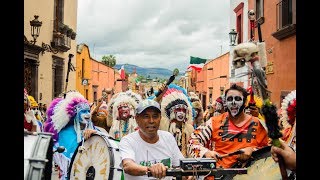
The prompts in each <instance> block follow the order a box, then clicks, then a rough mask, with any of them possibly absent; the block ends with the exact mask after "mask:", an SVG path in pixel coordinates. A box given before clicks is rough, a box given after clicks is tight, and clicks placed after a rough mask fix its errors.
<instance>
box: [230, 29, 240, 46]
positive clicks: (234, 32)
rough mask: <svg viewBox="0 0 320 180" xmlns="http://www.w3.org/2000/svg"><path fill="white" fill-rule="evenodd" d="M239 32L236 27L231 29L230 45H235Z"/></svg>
mask: <svg viewBox="0 0 320 180" xmlns="http://www.w3.org/2000/svg"><path fill="white" fill-rule="evenodd" d="M237 34H238V33H237V32H236V30H235V29H231V31H230V32H229V38H230V46H235V44H236V38H237Z"/></svg>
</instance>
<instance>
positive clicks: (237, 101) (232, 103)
mask: <svg viewBox="0 0 320 180" xmlns="http://www.w3.org/2000/svg"><path fill="white" fill-rule="evenodd" d="M226 104H227V107H228V111H229V113H230V114H231V116H232V117H236V116H238V115H239V114H240V113H241V112H242V111H243V109H244V107H245V106H244V102H243V96H242V95H236V94H229V95H227V97H226Z"/></svg>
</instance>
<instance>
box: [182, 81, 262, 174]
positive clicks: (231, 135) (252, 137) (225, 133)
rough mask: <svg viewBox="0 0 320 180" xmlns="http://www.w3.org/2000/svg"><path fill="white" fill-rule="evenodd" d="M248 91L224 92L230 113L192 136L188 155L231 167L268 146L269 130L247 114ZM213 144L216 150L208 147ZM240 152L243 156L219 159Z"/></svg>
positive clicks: (234, 85) (212, 121)
mask: <svg viewBox="0 0 320 180" xmlns="http://www.w3.org/2000/svg"><path fill="white" fill-rule="evenodd" d="M246 100H247V92H246V90H245V89H244V88H242V87H240V86H238V85H236V84H233V85H232V86H231V87H230V88H229V89H228V90H226V91H225V102H226V107H227V112H225V113H223V114H221V115H219V116H213V117H212V118H211V119H210V120H209V121H207V122H206V123H205V125H204V126H200V127H198V128H197V129H195V130H194V132H193V133H192V134H191V139H190V140H189V144H188V153H189V154H190V155H191V156H192V157H207V158H214V159H216V160H217V166H218V167H223V168H230V167H232V166H233V165H235V164H238V163H243V162H246V161H247V160H248V159H249V158H250V157H251V154H252V152H253V151H255V150H257V149H260V148H262V147H265V146H267V145H268V134H267V130H266V128H265V126H264V124H263V122H261V121H260V120H259V119H258V118H257V117H254V116H252V115H249V114H246V113H244V108H245V103H246ZM210 141H213V142H214V144H215V148H214V150H210V149H208V148H206V144H207V143H208V142H210ZM238 150H242V152H243V153H242V154H238V155H231V156H227V157H224V158H220V156H222V155H226V154H229V153H232V152H235V151H238Z"/></svg>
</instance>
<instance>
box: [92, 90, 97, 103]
mask: <svg viewBox="0 0 320 180" xmlns="http://www.w3.org/2000/svg"><path fill="white" fill-rule="evenodd" d="M97 100H98V95H97V92H96V91H95V92H93V101H94V102H97Z"/></svg>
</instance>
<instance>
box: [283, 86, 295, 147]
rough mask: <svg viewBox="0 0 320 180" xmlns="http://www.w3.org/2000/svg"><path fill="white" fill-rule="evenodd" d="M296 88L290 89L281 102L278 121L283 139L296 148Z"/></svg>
mask: <svg viewBox="0 0 320 180" xmlns="http://www.w3.org/2000/svg"><path fill="white" fill-rule="evenodd" d="M296 105H297V102H296V90H294V91H291V92H290V93H289V94H288V95H287V96H286V97H285V98H284V99H283V100H282V103H281V115H280V117H281V118H280V123H281V126H282V127H283V130H282V134H283V138H282V139H283V140H284V141H286V142H287V143H288V145H289V146H290V147H292V148H294V149H296Z"/></svg>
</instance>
